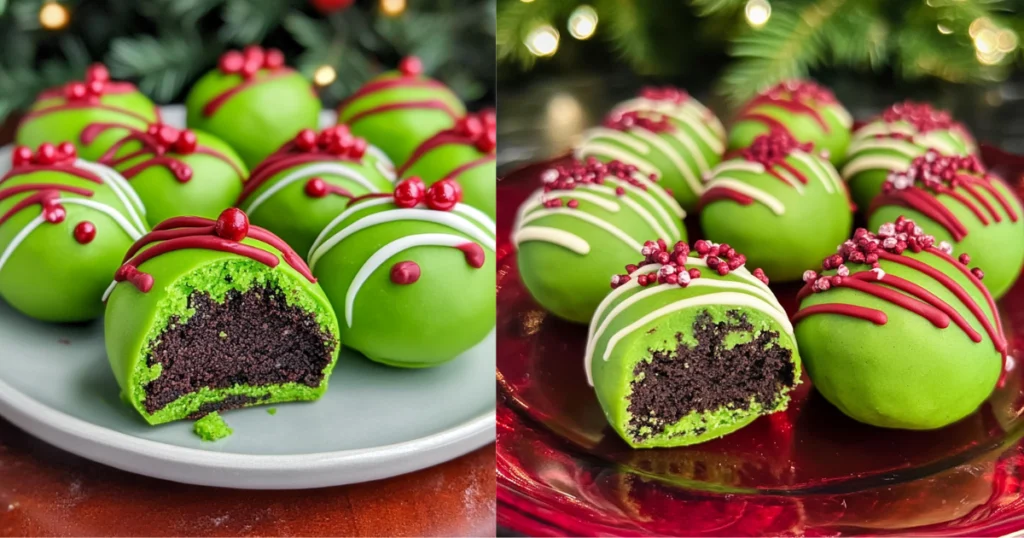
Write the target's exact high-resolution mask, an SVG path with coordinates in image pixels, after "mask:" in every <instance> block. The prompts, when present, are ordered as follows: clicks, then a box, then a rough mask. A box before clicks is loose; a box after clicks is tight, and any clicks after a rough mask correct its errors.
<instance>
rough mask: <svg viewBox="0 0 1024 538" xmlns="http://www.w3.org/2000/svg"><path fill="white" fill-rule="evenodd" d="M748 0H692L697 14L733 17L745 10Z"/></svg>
mask: <svg viewBox="0 0 1024 538" xmlns="http://www.w3.org/2000/svg"><path fill="white" fill-rule="evenodd" d="M747 1H748V0H691V2H690V3H691V4H692V5H693V7H694V8H695V9H696V10H697V15H699V16H701V17H707V16H710V15H719V16H725V17H731V16H733V15H735V14H736V13H739V12H740V11H742V10H743V8H744V6H746V5H747Z"/></svg>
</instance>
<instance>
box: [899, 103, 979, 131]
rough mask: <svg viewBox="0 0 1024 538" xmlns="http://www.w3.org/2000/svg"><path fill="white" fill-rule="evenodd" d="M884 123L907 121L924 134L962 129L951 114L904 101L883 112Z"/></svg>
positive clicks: (929, 106)
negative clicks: (939, 130)
mask: <svg viewBox="0 0 1024 538" xmlns="http://www.w3.org/2000/svg"><path fill="white" fill-rule="evenodd" d="M882 121H884V122H886V123H895V122H898V121H905V122H907V123H909V124H911V125H913V126H914V127H915V128H916V129H917V130H918V131H920V132H922V133H923V132H927V131H934V130H936V129H951V128H953V127H958V128H959V127H960V124H959V123H957V122H955V121H953V117H952V116H951V115H950V114H949V112H946V111H945V110H936V109H934V108H932V106H931V105H929V104H928V103H917V102H914V101H903V102H902V103H896V104H894V105H892V106H890V107H889V108H887V109H886V110H885V112H882Z"/></svg>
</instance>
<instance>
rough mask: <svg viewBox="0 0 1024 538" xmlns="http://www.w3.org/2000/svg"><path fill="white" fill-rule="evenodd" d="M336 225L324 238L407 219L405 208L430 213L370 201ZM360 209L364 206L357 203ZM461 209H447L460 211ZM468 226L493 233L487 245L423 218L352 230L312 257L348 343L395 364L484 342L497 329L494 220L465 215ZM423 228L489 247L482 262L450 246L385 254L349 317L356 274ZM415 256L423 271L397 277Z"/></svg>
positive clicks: (420, 362)
mask: <svg viewBox="0 0 1024 538" xmlns="http://www.w3.org/2000/svg"><path fill="white" fill-rule="evenodd" d="M363 203H365V204H367V205H366V206H365V207H362V208H361V209H357V210H356V211H354V212H353V213H351V214H350V215H349V216H348V217H347V218H345V219H344V220H342V221H340V222H338V223H336V224H335V225H334V226H331V227H330V228H329V231H328V233H327V234H325V235H324V237H325V238H330V237H333V236H334V235H335V234H336V233H337V232H339V231H341V230H343V229H345V228H348V227H349V226H353V225H357V226H362V225H364V224H367V223H368V222H370V221H363V222H362V223H360V221H361V220H362V219H364V218H368V217H371V216H373V215H380V214H382V213H384V212H392V213H390V214H389V215H385V216H382V217H376V218H390V217H399V218H401V217H402V215H401V213H402V212H406V213H405V214H406V215H409V216H410V217H409V218H411V216H412V215H414V214H412V213H408V212H409V211H428V212H429V213H434V211H433V210H424V209H415V210H409V209H399V208H397V207H396V206H395V205H394V204H393V203H392V202H387V203H383V204H373V203H367V202H363ZM356 207H357V208H359V207H360V206H356ZM460 214H462V213H461V212H460V211H459V210H458V209H457V210H455V211H453V212H449V213H447V215H449V216H454V217H457V218H458V217H459V215H460ZM461 220H462V222H461V224H460V226H461V227H462V228H463V229H468V228H470V227H474V228H476V229H478V230H480V231H481V232H482V233H483V234H484V235H486V236H488V237H489V238H490V241H491V242H492V244H491V245H490V246H489V245H484V244H482V243H481V241H479V240H477V239H474V238H473V237H472V236H471V235H469V234H468V233H466V232H465V231H462V230H460V229H458V228H455V227H452V226H449V225H447V224H442V223H438V222H428V221H424V220H389V221H387V222H380V223H377V224H372V225H367V226H366V227H364V228H362V229H360V230H358V231H355V232H354V233H351V234H350V235H348V236H347V237H345V238H344V239H343V240H342V241H340V242H339V243H337V244H336V245H335V246H334V247H333V248H328V249H325V251H324V252H323V254H322V257H320V258H319V259H315V258H312V257H311V258H310V263H311V265H312V267H313V273H314V274H315V275H316V277H317V278H318V279H319V281H320V285H322V286H323V289H324V291H325V292H326V293H327V296H328V297H329V298H330V299H331V304H333V305H334V309H335V312H336V313H337V315H338V320H339V325H340V327H341V338H342V341H343V342H344V343H345V345H346V346H348V347H350V348H352V349H355V350H357V351H360V352H362V353H363V354H364V355H366V356H367V357H368V358H369V359H371V360H374V361H376V362H380V363H383V364H387V365H389V366H399V367H405V368H424V367H430V366H436V365H439V364H442V363H444V362H447V361H449V360H451V359H453V358H455V357H456V356H457V355H459V354H460V353H462V352H464V351H466V350H467V349H469V348H470V347H472V346H473V345H474V344H476V343H478V342H480V341H481V340H483V339H484V338H485V337H486V336H487V334H488V333H489V332H490V331H491V329H492V328H493V327H494V319H495V317H494V316H495V313H496V312H495V302H494V286H495V253H494V249H493V238H494V227H493V223H489V224H488V225H486V226H485V225H481V224H480V223H478V222H477V221H476V220H472V219H468V218H465V219H461ZM420 234H444V235H455V236H459V237H464V238H465V241H466V242H467V243H468V242H471V241H472V242H475V243H477V244H479V245H480V246H481V247H483V249H484V256H485V261H484V265H483V266H482V267H480V268H474V267H472V266H470V265H469V264H468V263H467V262H466V257H465V255H464V254H463V253H462V252H461V251H460V250H458V249H456V248H453V247H448V246H433V245H423V246H413V247H411V248H407V249H404V250H401V251H400V252H397V253H395V254H393V255H392V256H390V257H388V258H387V259H386V260H383V263H381V264H380V265H379V266H378V267H377V268H376V269H375V270H373V271H372V273H370V274H369V277H368V278H367V279H366V281H365V282H363V284H362V286H361V287H360V288H359V289H358V292H357V293H355V299H354V303H353V315H352V317H351V319H350V318H348V317H347V316H346V315H345V304H346V297H347V294H348V293H349V288H350V287H351V286H352V282H353V280H354V278H355V277H356V275H357V273H358V272H359V271H360V270H361V269H362V267H363V266H364V265H365V264H367V263H369V262H370V261H371V257H372V256H374V255H375V254H376V253H377V252H378V251H380V250H381V249H382V248H383V247H384V246H386V245H388V244H390V243H392V242H393V241H396V240H400V239H402V238H405V237H409V236H415V235H420ZM401 261H412V262H415V263H416V264H418V265H419V267H420V271H421V274H420V277H419V280H417V281H416V282H414V283H411V284H405V285H401V284H396V283H394V282H392V281H391V277H390V274H391V267H392V266H393V265H394V264H396V263H398V262H401Z"/></svg>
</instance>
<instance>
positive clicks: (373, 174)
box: [239, 153, 393, 257]
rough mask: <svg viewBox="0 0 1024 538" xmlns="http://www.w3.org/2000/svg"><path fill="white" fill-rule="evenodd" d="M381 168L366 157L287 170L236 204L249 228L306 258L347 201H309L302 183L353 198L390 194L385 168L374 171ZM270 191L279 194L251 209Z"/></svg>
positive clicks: (340, 198) (331, 196) (326, 198)
mask: <svg viewBox="0 0 1024 538" xmlns="http://www.w3.org/2000/svg"><path fill="white" fill-rule="evenodd" d="M384 164H385V163H383V162H380V161H378V160H377V159H376V158H374V157H373V156H372V155H371V154H369V153H367V154H366V155H364V156H363V160H362V162H360V163H356V162H352V161H344V160H325V161H323V162H315V163H307V164H302V165H299V166H295V167H292V168H288V169H286V170H282V171H281V172H278V173H277V174H274V176H273V177H271V178H270V179H269V180H267V182H266V183H264V184H263V185H262V186H260V188H259V189H257V190H255V191H254V192H253V193H252V194H251V195H250V196H248V197H247V198H246V199H245V200H244V201H243V202H242V203H241V204H239V207H241V208H242V210H243V211H245V212H246V213H248V214H249V220H250V221H251V222H252V223H253V224H255V225H257V226H262V227H264V228H266V229H268V230H270V231H272V232H274V233H275V234H277V236H278V237H280V238H281V239H284V240H285V242H287V243H288V244H289V245H291V247H292V248H293V249H295V251H296V252H298V253H299V255H300V256H303V257H306V255H307V254H308V253H309V248H310V247H311V246H312V245H313V240H314V239H316V237H317V236H318V235H320V232H321V231H323V229H324V227H325V226H327V224H329V223H330V222H331V220H332V219H334V217H336V216H338V215H339V214H341V212H342V211H344V210H345V208H346V207H348V203H349V198H346V197H344V196H339V195H336V194H328V195H327V196H324V197H323V198H313V197H311V196H309V195H308V194H306V191H305V189H306V183H307V182H308V181H309V180H310V179H312V178H314V177H318V178H320V179H322V180H324V181H325V182H327V183H329V184H331V185H335V186H338V187H341V188H343V189H345V190H347V191H349V192H350V193H352V194H353V195H354V196H362V195H364V194H369V193H376V192H391V190H392V188H393V185H392V183H391V179H389V177H388V176H385V175H384V174H383V173H382V170H387V168H379V167H378V165H380V167H383V166H384ZM325 166H327V167H331V168H334V167H342V168H344V169H345V170H346V171H347V172H349V173H352V174H357V175H359V176H361V177H362V178H364V179H365V181H366V182H367V183H368V184H369V185H370V186H371V187H372V188H371V187H368V186H367V185H366V184H363V183H362V182H360V181H356V180H353V179H352V178H350V177H346V176H343V175H340V174H339V173H337V172H335V173H330V172H326V171H325V170H324V167H325ZM304 170H305V171H306V172H304ZM389 173H390V171H389ZM285 180H287V181H285ZM271 189H279V190H276V191H275V192H273V193H272V194H270V195H269V197H267V198H265V199H263V200H262V201H261V202H259V204H258V205H255V204H256V202H257V200H259V199H260V198H261V197H263V195H264V194H265V193H267V192H268V191H270V190H271ZM253 207H255V209H253Z"/></svg>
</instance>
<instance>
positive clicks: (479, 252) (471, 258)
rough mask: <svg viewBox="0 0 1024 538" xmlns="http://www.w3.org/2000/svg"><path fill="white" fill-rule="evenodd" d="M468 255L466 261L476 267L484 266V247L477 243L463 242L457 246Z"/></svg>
mask: <svg viewBox="0 0 1024 538" xmlns="http://www.w3.org/2000/svg"><path fill="white" fill-rule="evenodd" d="M455 248H457V249H459V250H461V251H462V253H463V254H465V255H466V263H468V264H469V266H470V267H472V268H474V269H479V268H481V267H483V266H484V249H483V248H482V247H481V246H480V245H478V244H476V243H463V244H461V245H459V246H457V247H455Z"/></svg>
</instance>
